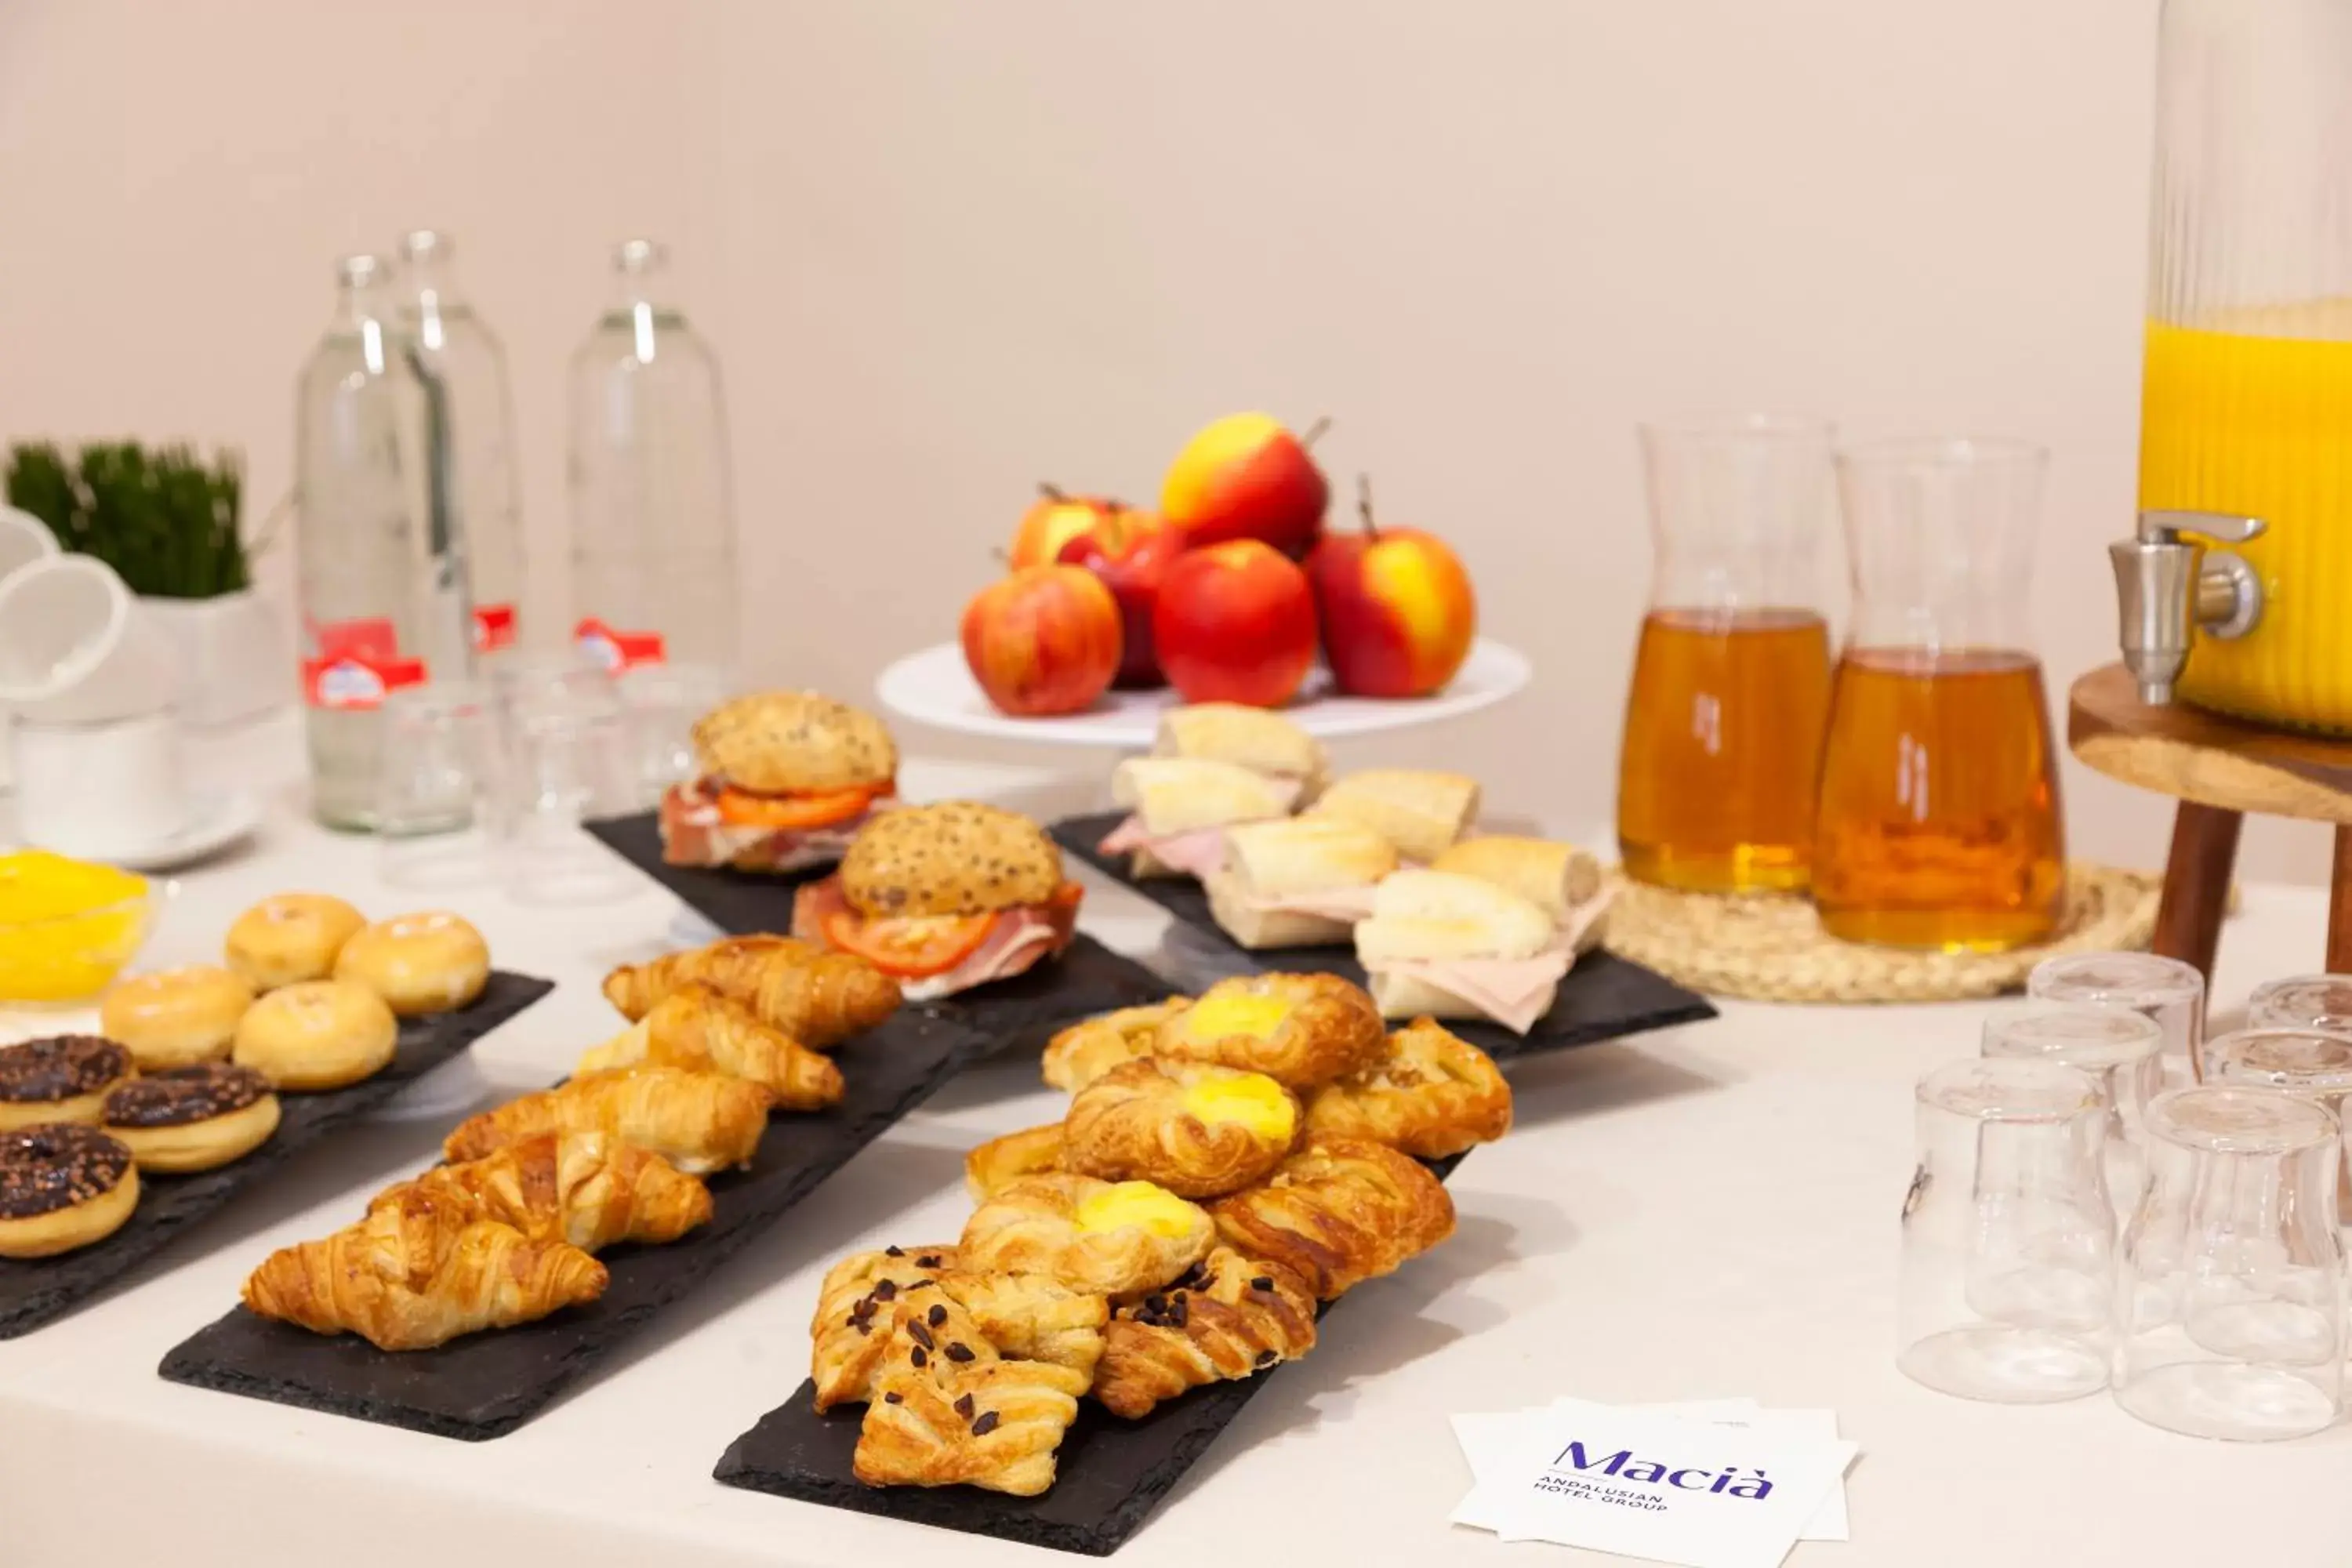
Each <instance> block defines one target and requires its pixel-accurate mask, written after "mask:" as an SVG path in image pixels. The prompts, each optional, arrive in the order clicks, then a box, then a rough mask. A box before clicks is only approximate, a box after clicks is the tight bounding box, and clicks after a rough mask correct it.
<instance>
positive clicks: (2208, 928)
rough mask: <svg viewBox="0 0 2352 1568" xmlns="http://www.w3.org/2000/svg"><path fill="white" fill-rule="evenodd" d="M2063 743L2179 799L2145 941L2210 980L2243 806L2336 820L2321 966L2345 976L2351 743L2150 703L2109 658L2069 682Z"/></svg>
mask: <svg viewBox="0 0 2352 1568" xmlns="http://www.w3.org/2000/svg"><path fill="white" fill-rule="evenodd" d="M2066 743H2067V745H2068V746H2070V747H2072V748H2073V750H2074V754H2075V755H2076V756H2078V757H2080V758H2082V759H2083V761H2084V763H2088V764H2089V765H2090V766H2092V767H2094V768H2096V769H2097V770H2098V771H2099V772H2101V773H2105V774H2106V775H2107V776H2108V777H2109V778H2116V779H2121V780H2122V781H2123V782H2124V783H2126V784H2137V785H2138V786H2139V787H2140V788H2142V789H2150V790H2154V791H2156V792H2157V793H2158V794H2159V795H2172V796H2174V797H2175V798H2177V799H2178V800H2179V802H2180V809H2179V813H2178V814H2176V815H2175V816H2174V817H2173V819H2172V853H2171V855H2170V856H2169V857H2168V858H2167V859H2166V861H2165V865H2164V897H2163V900H2162V901H2161V902H2160V903H2158V906H2157V912H2156V937H2155V940H2154V942H2152V943H2151V944H2150V945H2151V946H2153V947H2154V948H2155V950H2156V951H2157V952H2159V953H2162V954H2163V955H2164V956H2165V957H2167V958H2178V959H2183V960H2186V961H2187V962H2188V963H2193V964H2195V965H2196V966H2197V967H2198V969H2199V970H2200V971H2201V972H2202V973H2203V974H2204V976H2205V981H2206V984H2207V986H2208V987H2209V988H2210V986H2211V984H2212V980H2213V952H2214V949H2215V948H2216V947H2218V946H2219V945H2220V943H2221V917H2222V915H2223V914H2225V913H2226V912H2227V911H2228V909H2229V903H2230V874H2231V868H2232V867H2233V866H2234V865H2235V864H2236V863H2237V858H2238V830H2239V829H2240V828H2241V827H2242V826H2244V824H2245V819H2246V813H2248V812H2250V811H2252V812H2258V813H2260V814H2262V815H2263V816H2292V817H2299V818H2301V819H2303V820H2304V821H2306V822H2332V823H2334V824H2335V825H2336V864H2335V870H2334V874H2333V875H2332V876H2331V878H2330V879H2329V883H2328V887H2329V897H2328V905H2327V963H2326V968H2327V970H2328V972H2329V973H2334V974H2345V973H2352V741H2328V740H2322V739H2319V738H2318V737H2316V736H2311V735H2297V734H2294V733H2292V732H2290V731H2284V730H2265V729H2263V728H2261V727H2260V726H2258V725H2255V724H2251V723H2248V722H2246V721H2243V720H2238V719H2229V718H2224V717H2223V716H2221V715H2220V714H2218V713H2207V712H2205V711H2203V710H2200V709H2196V708H2190V707H2189V706H2187V705H2186V704H2181V703H2172V704H2168V705H2166V706H2164V707H2160V708H2159V707H2150V706H2149V705H2148V704H2147V703H2145V702H2142V701H2141V700H2139V689H2138V687H2137V685H2136V684H2135V683H2134V682H2133V680H2132V678H2131V673H2130V672H2129V671H2128V670H2126V669H2125V668H2124V667H2123V666H2122V665H2120V664H2111V665H2108V666H2106V667H2105V668H2101V669H2095V670H2093V671H2092V672H2091V673H2090V674H2088V675H2086V676H2084V677H2083V679H2080V680H2078V681H2076V682H2075V683H2074V690H2073V691H2072V692H2071V693H2070V694H2069V700H2068V703H2067V714H2066Z"/></svg>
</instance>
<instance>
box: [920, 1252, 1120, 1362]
mask: <svg viewBox="0 0 2352 1568" xmlns="http://www.w3.org/2000/svg"><path fill="white" fill-rule="evenodd" d="M938 1284H939V1289H941V1290H944V1291H946V1292H947V1294H948V1299H949V1300H952V1301H954V1302H955V1303H956V1304H957V1305H958V1306H960V1307H961V1308H963V1309H964V1310H966V1311H968V1312H970V1313H971V1317H972V1321H974V1322H976V1323H978V1324H979V1325H980V1331H981V1332H982V1333H983V1334H986V1335H987V1336H988V1342H989V1343H991V1344H992V1345H994V1346H995V1347H996V1348H997V1350H998V1351H999V1352H1002V1353H1003V1354H1004V1355H1008V1356H1012V1357H1014V1358H1016V1359H1017V1360H1021V1361H1045V1362H1052V1363H1054V1364H1055V1366H1066V1367H1068V1368H1069V1369H1070V1370H1071V1371H1072V1372H1076V1373H1084V1374H1085V1375H1086V1378H1087V1382H1089V1383H1091V1382H1093V1381H1094V1375H1095V1363H1097V1362H1099V1361H1100V1360H1101V1359H1102V1353H1103V1329H1104V1326H1105V1325H1106V1324H1108V1322H1109V1321H1110V1301H1109V1300H1108V1298H1106V1297H1103V1296H1100V1295H1097V1294H1096V1293H1095V1292H1093V1291H1091V1290H1076V1289H1071V1288H1070V1287H1069V1286H1067V1285H1064V1284H1062V1283H1061V1282H1060V1281H1058V1280H1055V1279H1047V1278H1045V1276H1044V1275H1042V1274H974V1273H968V1272H965V1271H963V1270H960V1269H950V1270H949V1271H948V1272H947V1273H944V1274H942V1275H940V1277H939V1281H938ZM908 1299H910V1300H912V1299H919V1298H908Z"/></svg>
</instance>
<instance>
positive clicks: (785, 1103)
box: [580, 980, 842, 1110]
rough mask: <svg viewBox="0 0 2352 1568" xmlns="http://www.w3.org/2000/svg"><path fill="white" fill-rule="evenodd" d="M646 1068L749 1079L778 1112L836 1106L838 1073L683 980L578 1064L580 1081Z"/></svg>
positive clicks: (743, 1010) (732, 1004)
mask: <svg viewBox="0 0 2352 1568" xmlns="http://www.w3.org/2000/svg"><path fill="white" fill-rule="evenodd" d="M637 1062H650V1063H652V1064H653V1065H654V1066H656V1067H668V1068H694V1069H696V1070H698V1071H706V1072H723V1073H725V1074H727V1075H728V1076H729V1077H730V1078H740V1079H749V1080H750V1081H751V1082H753V1083H756V1084H758V1085H760V1086H761V1088H763V1089H766V1090H768V1092H769V1093H770V1094H772V1095H773V1096H774V1097H775V1101H776V1105H777V1107H778V1108H779V1109H781V1110H824V1108H825V1107H826V1106H828V1105H833V1104H835V1103H837V1102H838V1101H839V1100H840V1099H841V1091H842V1081H841V1069H840V1068H837V1067H835V1066H834V1065H833V1063H832V1062H831V1061H830V1060H829V1059H828V1058H824V1057H822V1056H819V1055H818V1054H817V1053H816V1052H814V1051H813V1050H810V1049H809V1048H808V1047H805V1046H803V1045H802V1044H801V1043H800V1042H799V1041H798V1040H795V1039H793V1037H791V1036H790V1035H787V1034H784V1033H783V1032H782V1031H781V1030H778V1029H772V1028H770V1027H768V1026H767V1025H765V1024H763V1023H761V1022H760V1019H759V1016H758V1015H756V1014H754V1013H753V1012H752V1011H751V1009H750V1008H749V1007H746V1006H744V1005H743V1004H741V1003H740V1002H738V1001H736V1000H735V999H734V998H733V997H731V996H729V995H726V994H723V993H721V992H718V991H714V990H712V989H711V988H710V987H709V986H708V985H705V984H702V983H701V982H700V981H698V980H689V981H688V982H687V983H686V984H683V985H680V986H678V987H677V989H676V990H674V991H672V992H670V993H669V994H667V995H666V996H664V997H663V998H662V999H661V1000H660V1001H658V1002H656V1003H655V1004H654V1005H653V1009H652V1010H651V1011H650V1012H648V1013H647V1014H646V1016H644V1017H643V1018H641V1019H639V1020H638V1021H637V1022H636V1023H635V1024H633V1025H631V1026H629V1027H628V1028H626V1029H625V1030H623V1031H622V1032H621V1033H620V1034H618V1035H616V1036H614V1037H613V1038H612V1039H611V1040H608V1041H606V1042H605V1043H604V1045H601V1046H598V1047H595V1048H594V1049H593V1050H592V1051H590V1052H589V1053H588V1054H587V1055H586V1056H583V1057H582V1058H580V1070H581V1071H582V1072H583V1073H589V1072H605V1071H609V1070H611V1069H612V1068H620V1067H629V1066H633V1065H634V1064H635V1063H637Z"/></svg>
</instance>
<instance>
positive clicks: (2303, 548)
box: [2139, 300, 2352, 734]
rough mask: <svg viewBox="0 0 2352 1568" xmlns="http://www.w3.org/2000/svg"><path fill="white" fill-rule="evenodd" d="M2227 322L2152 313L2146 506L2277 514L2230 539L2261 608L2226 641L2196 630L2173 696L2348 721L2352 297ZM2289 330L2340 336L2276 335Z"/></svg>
mask: <svg viewBox="0 0 2352 1568" xmlns="http://www.w3.org/2000/svg"><path fill="white" fill-rule="evenodd" d="M2225 324H2226V325H2228V326H2231V327H2232V328H2238V329H2242V330H2239V331H2204V330H2200V329H2195V328H2189V327H2176V326H2171V325H2168V324H2167V323H2165V322H2161V321H2151V322H2149V323H2148V328H2147V368H2146V370H2145V371H2144V372H2143V374H2142V384H2141V410H2140V468H2139V504H2140V506H2141V508H2142V509H2143V510H2158V509H2173V508H2179V509H2186V510H2198V511H2226V512H2243V513H2246V514H2248V515H2251V516H2253V517H2259V518H2261V519H2262V520H2263V521H2264V522H2266V523H2268V524H2269V525H2270V526H2269V531H2268V532H2266V533H2265V534H2264V535H2263V537H2262V538H2259V539H2256V540H2254V541H2253V542H2251V543H2248V544H2242V545H2233V546H2231V548H2232V549H2234V550H2236V551H2238V552H2240V553H2242V554H2243V555H2244V556H2245V557H2246V559H2247V560H2248V561H2250V562H2252V563H2253V566H2254V569H2255V571H2256V572H2257V573H2258V574H2260V575H2261V577H2262V581H2263V593H2264V600H2263V616H2262V620H2261V621H2260V622H2259V623H2258V624H2257V625H2256V626H2255V627H2254V629H2253V630H2252V632H2250V633H2248V634H2247V635H2246V636H2245V637H2241V638H2238V639H2236V640H2234V641H2230V642H2222V641H2218V640H2216V639H2214V638H2211V637H2200V638H2199V639H2198V641H2197V646H2196V649H2195V651H2194V652H2193V653H2191V654H2190V655H2189V667H2188V669H2187V671H2186V672H2185V673H2184V674H2183V675H2182V677H2181V679H2180V695H2181V696H2182V697H2183V698H2185V699H2186V700H2189V701H2191V702H2194V703H2196V704H2198V705H2199V706H2200V707H2203V708H2211V709H2215V710H2220V711H2221V712H2225V713H2234V714H2238V715H2241V716H2242V717H2244V718H2249V719H2254V720H2258V721H2263V722H2264V723H2272V724H2283V725H2291V726H2294V727H2297V728H2301V729H2308V730H2317V731H2327V732H2331V733H2336V734H2347V733H2352V341H2346V340H2347V338H2352V300H2329V301H2324V302H2320V303H2315V304H2309V305H2301V306H2293V307H2284V308H2274V309H2266V310H2254V311H2246V312H2241V313H2239V314H2238V315H2236V316H2234V317H2233V318H2232V319H2231V320H2230V321H2228V322H2227V323H2225ZM2289 332H2300V333H2306V334H2318V333H2334V334H2336V335H2334V336H2316V335H2312V336H2302V337H2289V336H2284V335H2280V334H2284V333H2289Z"/></svg>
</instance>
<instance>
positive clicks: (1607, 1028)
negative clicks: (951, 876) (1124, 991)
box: [1048, 812, 1716, 1061]
mask: <svg viewBox="0 0 2352 1568" xmlns="http://www.w3.org/2000/svg"><path fill="white" fill-rule="evenodd" d="M1125 815H1126V814H1125V813H1123V812H1108V813H1104V814H1102V815H1099V816H1070V817H1065V818H1063V819H1062V820H1061V821H1059V822H1057V823H1055V824H1054V826H1053V827H1052V828H1050V829H1049V830H1048V831H1050V832H1051V833H1052V834H1053V836H1054V841H1055V843H1057V844H1059V845H1060V846H1061V847H1063V848H1064V849H1066V850H1067V851H1068V852H1069V853H1071V854H1073V855H1076V857H1077V858H1079V859H1081V860H1084V861H1085V862H1086V863H1087V865H1089V866H1092V867H1093V868H1095V869H1097V870H1098V871H1100V872H1102V873H1103V874H1104V875H1105V876H1107V877H1109V878H1111V879H1113V880H1115V881H1117V882H1118V884H1119V885H1120V886H1121V887H1125V888H1130V889H1134V890H1135V891H1136V892H1138V893H1139V894H1141V895H1142V896H1143V897H1145V898H1147V899H1150V900H1151V901H1152V902H1153V903H1155V904H1158V905H1159V906H1160V908H1161V909H1163V910H1167V911H1168V912H1169V913H1170V914H1171V915H1174V916H1175V917H1176V918H1177V919H1178V920H1180V921H1183V922H1184V923H1185V924H1186V925H1187V926H1190V927H1192V928H1193V929H1194V930H1196V931H1200V932H1201V933H1202V934H1203V935H1204V936H1206V937H1208V938H1210V939H1211V940H1213V941H1214V942H1221V943H1223V945H1224V946H1225V947H1227V948H1229V949H1231V950H1232V951H1233V952H1234V953H1237V954H1239V955H1240V956H1241V957H1242V958H1244V960H1246V961H1247V962H1249V963H1253V964H1255V965H1256V966H1257V967H1258V968H1259V969H1261V970H1287V971H1290V972H1292V973H1322V974H1336V975H1339V977H1340V978H1341V979H1343V980H1349V981H1353V982H1354V983H1355V984H1358V985H1361V984H1364V979H1365V976H1364V966H1363V965H1362V964H1360V963H1357V962H1356V952H1355V949H1353V948H1351V947H1346V946H1333V947H1285V948H1275V949H1270V950H1268V951H1266V952H1251V951H1250V950H1249V949H1247V948H1245V947H1244V946H1242V945H1241V944H1240V943H1239V942H1234V940H1233V939H1232V938H1230V937H1228V936H1227V935H1226V934H1225V932H1224V929H1223V927H1222V926H1220V925H1218V924H1217V922H1216V921H1215V920H1214V919H1213V917H1212V916H1211V915H1210V913H1209V895H1208V893H1207V892H1206V891H1204V890H1203V889H1202V887H1201V885H1200V884H1199V883H1198V882H1195V881H1192V879H1189V878H1181V877H1151V878H1147V879H1143V880H1141V881H1137V880H1135V879H1131V878H1129V876H1128V874H1127V864H1128V858H1127V857H1126V856H1125V855H1105V854H1103V853H1102V852H1101V851H1099V850H1097V848H1096V847H1095V846H1096V845H1097V844H1099V843H1100V842H1102V840H1103V838H1104V837H1105V836H1106V835H1108V833H1109V832H1110V830H1111V829H1112V828H1114V827H1117V826H1118V825H1119V823H1120V822H1122V821H1123V820H1125ZM1714 1016H1716V1013H1715V1007H1714V1005H1712V1004H1710V1003H1709V1002H1708V1001H1707V999H1706V997H1704V996H1701V995H1700V994H1698V993H1697V992H1696V991H1685V990H1684V989H1683V988H1682V987H1681V986H1679V985H1677V984H1675V983H1674V982H1673V981H1671V980H1668V979H1667V978H1666V977H1665V976H1664V975H1663V974H1660V973H1658V972H1657V971H1655V970H1654V969H1644V968H1643V967H1642V966H1641V965H1640V964H1638V963H1633V962H1632V961H1631V960H1628V959H1622V958H1620V957H1618V956H1617V955H1616V954H1615V953H1613V952H1608V951H1606V950H1605V949H1596V950H1595V951H1593V952H1588V953H1585V954H1584V955H1583V956H1581V957H1580V958H1579V959H1578V960H1577V961H1576V967H1575V968H1573V969H1571V970H1570V971H1569V972H1568V977H1567V978H1566V979H1565V980H1562V981H1561V982H1560V983H1559V1000H1557V1001H1555V1002H1554V1003H1553V1004H1552V1005H1551V1011H1550V1012H1549V1013H1547V1014H1545V1015H1544V1016H1542V1017H1541V1018H1539V1019H1538V1020H1537V1021H1536V1026H1535V1027H1534V1028H1533V1029H1531V1030H1529V1031H1528V1033H1527V1034H1526V1035H1524V1036H1521V1035H1515V1034H1513V1033H1511V1031H1510V1030H1508V1029H1506V1028H1504V1027H1503V1026H1501V1025H1500V1024H1485V1023H1475V1022H1472V1021H1470V1020H1467V1019H1459V1018H1452V1019H1448V1020H1446V1024H1445V1026H1446V1027H1447V1028H1448V1029H1451V1030H1452V1031H1453V1032H1454V1033H1455V1034H1457V1035H1459V1036H1461V1037H1463V1038H1464V1039H1465V1040H1468V1041H1469V1042H1470V1043H1471V1044H1472V1045H1474V1046H1476V1047H1478V1048H1479V1049H1480V1050H1482V1051H1485V1052H1486V1054H1487V1055H1488V1056H1490V1057H1493V1058H1495V1059H1496V1060H1497V1061H1506V1060H1508V1059H1509V1058H1513V1057H1518V1056H1526V1055H1528V1053H1530V1052H1533V1051H1550V1050H1559V1049H1562V1048H1565V1047H1569V1046H1588V1045H1591V1044H1593V1043H1594V1042H1595V1041H1599V1040H1612V1039H1617V1038H1620V1037H1623V1036H1626V1035H1638V1034H1641V1033H1643V1031H1645V1030H1649V1029H1663V1028H1665V1027H1667V1026H1671V1025H1675V1024H1696V1023H1699V1022H1701V1021H1702V1020H1704V1019H1707V1018H1712V1017H1714Z"/></svg>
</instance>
